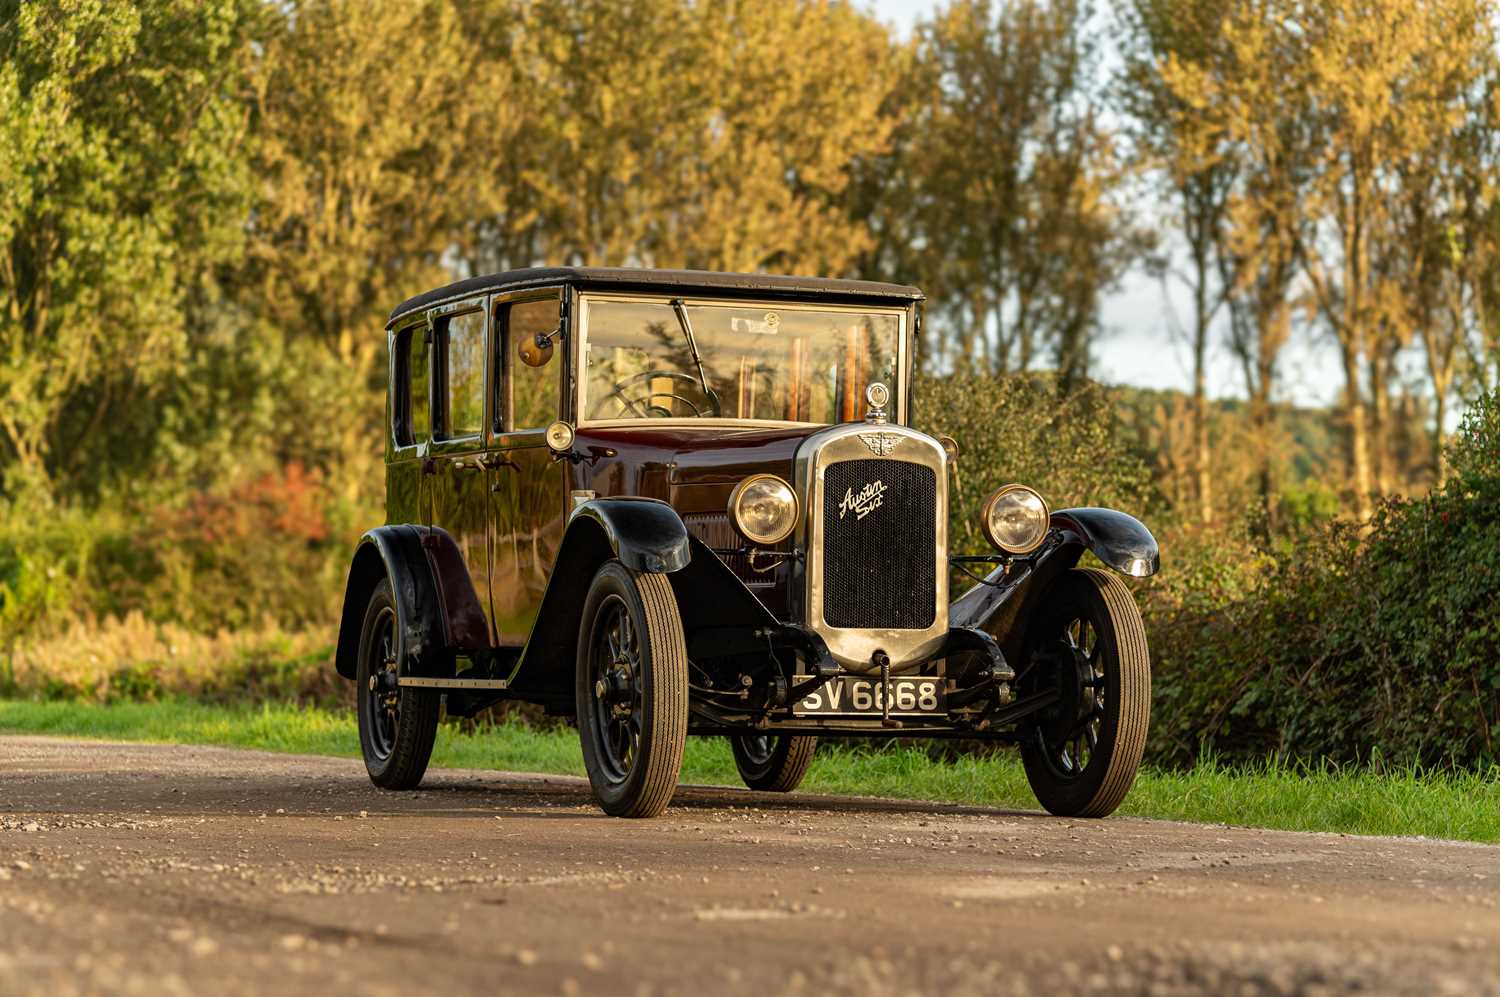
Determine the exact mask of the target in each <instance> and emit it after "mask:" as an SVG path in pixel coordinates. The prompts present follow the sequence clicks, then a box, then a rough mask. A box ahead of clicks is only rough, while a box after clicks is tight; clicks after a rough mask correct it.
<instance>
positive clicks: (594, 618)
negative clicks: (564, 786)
mask: <svg viewBox="0 0 1500 997" xmlns="http://www.w3.org/2000/svg"><path fill="white" fill-rule="evenodd" d="M577 674H578V683H577V688H576V690H575V696H576V702H577V707H578V736H579V738H580V740H581V741H582V742H583V764H584V767H585V768H586V769H587V770H588V774H589V782H590V783H591V784H592V785H593V787H594V797H595V798H596V799H597V800H598V801H599V805H600V806H601V807H603V809H604V812H605V813H607V814H611V815H613V816H615V817H655V816H656V815H658V814H660V813H661V812H662V811H663V810H665V809H666V808H667V804H668V803H669V802H671V799H672V793H673V791H675V790H676V788H677V776H678V774H679V772H680V771H681V770H682V752H683V748H684V746H685V745H686V743H687V722H688V668H687V642H686V641H685V640H684V638H683V633H682V618H681V617H680V616H679V615H678V613H677V599H676V597H675V596H673V594H672V585H671V583H670V582H668V581H667V576H666V575H661V574H650V573H646V572H640V571H632V570H631V569H629V568H627V567H625V565H623V564H621V563H620V562H619V561H606V562H605V564H604V566H603V567H601V568H600V569H599V571H598V572H597V573H596V574H595V575H594V581H593V583H592V584H591V585H590V586H589V594H588V598H587V599H586V600H584V604H583V622H582V625H581V626H580V627H579V631H578V672H577Z"/></svg>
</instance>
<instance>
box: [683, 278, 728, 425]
mask: <svg viewBox="0 0 1500 997" xmlns="http://www.w3.org/2000/svg"><path fill="white" fill-rule="evenodd" d="M672 311H673V312H674V313H676V315H677V324H678V325H680V326H682V334H683V335H684V336H686V337H687V344H688V352H690V353H691V354H692V355H693V366H695V367H697V368H698V386H699V387H701V388H702V389H703V397H705V398H707V399H708V402H709V404H710V405H712V406H713V408H714V417H715V418H718V417H719V416H721V415H723V414H724V411H723V409H722V408H721V407H720V406H719V396H718V395H716V394H714V389H713V388H710V387H709V386H708V375H706V374H704V373H703V358H702V357H701V356H699V355H698V341H697V340H696V339H694V338H693V323H691V322H689V321H688V314H687V306H686V305H684V304H683V302H682V299H681V298H673V299H672Z"/></svg>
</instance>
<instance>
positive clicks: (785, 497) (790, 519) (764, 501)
mask: <svg viewBox="0 0 1500 997" xmlns="http://www.w3.org/2000/svg"><path fill="white" fill-rule="evenodd" d="M729 520H730V522H732V523H734V528H735V529H737V530H739V531H740V535H741V536H743V537H744V538H745V539H746V540H749V541H750V542H751V543H755V544H762V545H767V546H768V545H770V544H777V543H780V542H781V541H783V540H785V539H786V538H787V537H788V536H789V535H790V534H791V532H792V530H793V529H795V528H796V526H797V493H796V492H794V491H792V486H791V485H789V484H787V483H786V482H785V481H782V480H781V479H780V478H778V477H776V475H774V474H752V475H750V477H748V478H746V479H745V480H744V481H741V482H740V483H739V484H738V485H736V486H735V488H734V492H733V493H732V494H731V495H730V496H729Z"/></svg>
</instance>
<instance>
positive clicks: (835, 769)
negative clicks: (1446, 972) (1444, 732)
mask: <svg viewBox="0 0 1500 997" xmlns="http://www.w3.org/2000/svg"><path fill="white" fill-rule="evenodd" d="M0 733H8V734H52V735H60V736H67V737H88V738H101V739H112V740H133V741H159V742H172V743H180V744H215V745H223V746H226V747H236V748H259V749H263V750H269V751H289V752H299V753H304V754H316V755H339V756H346V757H355V756H357V755H358V754H359V741H358V737H357V734H356V731H355V725H354V717H353V715H352V714H351V713H345V712H333V711H329V710H321V709H304V708H297V707H291V706H270V705H268V706H262V707H260V708H249V707H238V708H236V707H222V706H205V705H200V704H196V703H190V702H168V703H124V704H117V705H112V706H95V705H88V704H82V703H72V702H30V701H18V700H0ZM433 764H435V765H439V766H445V767H455V768H475V769H502V770H508V771H514V772H549V773H559V774H571V775H582V774H583V762H582V759H581V757H580V755H579V750H578V738H577V735H576V734H575V733H574V732H573V731H571V730H565V729H562V730H537V729H534V728H530V727H525V726H521V725H518V724H507V725H504V726H501V727H497V728H493V729H490V730H487V731H484V732H482V733H479V734H465V733H462V732H461V731H459V730H458V729H457V728H455V727H452V726H444V727H442V728H441V729H440V730H439V733H438V742H437V747H436V749H435V750H434V753H433ZM682 775H683V780H684V781H686V782H698V783H710V784H720V785H737V784H738V782H739V778H738V776H737V775H736V773H735V770H734V761H733V759H732V758H731V756H730V753H729V748H728V745H727V744H726V742H725V741H724V740H722V739H720V738H711V739H702V738H694V739H692V740H690V741H689V742H688V751H687V758H686V760H685V762H684V764H683V773H682ZM803 788H804V789H805V790H807V791H809V792H820V793H841V794H853V795H861V796H886V797H893V798H901V799H917V800H935V801H942V802H947V803H968V804H978V805H983V806H992V807H1019V808H1024V809H1028V810H1031V809H1035V808H1036V800H1035V799H1034V798H1033V797H1032V795H1031V790H1030V789H1029V788H1028V787H1027V785H1026V775H1025V773H1024V772H1023V771H1022V770H1021V764H1020V762H1019V760H1017V759H1016V758H1015V757H1014V756H1013V755H1009V754H1003V755H1000V756H997V757H990V758H965V759H962V760H959V761H952V762H944V761H936V760H934V759H932V758H929V757H928V756H927V755H926V754H925V753H923V752H922V751H920V750H918V749H915V748H909V747H902V748H889V749H885V750H871V749H868V748H858V749H855V748H848V747H840V746H838V745H836V744H826V743H825V744H824V745H823V747H822V748H820V749H819V753H818V759H817V761H816V762H815V763H814V765H813V768H812V771H811V772H810V773H809V774H808V778H807V781H806V782H805V783H804V784H803ZM1120 810H1121V812H1122V813H1129V814H1135V815H1138V816H1142V817H1157V818H1165V819H1172V820H1188V821H1200V822H1208V823H1224V824H1241V825H1248V826H1254V827H1270V828H1282V829H1286V830H1297V831H1342V832H1346V833H1350V834H1391V835H1425V836H1428V837H1434V838H1453V839H1463V840H1469V841H1491V842H1493V841H1500V771H1492V772H1490V773H1488V774H1481V773H1436V772H1434V773H1424V772H1419V771H1416V770H1412V769H1405V770H1398V771H1394V772H1385V773H1376V772H1372V771H1368V770H1349V771H1341V770H1336V769H1333V768H1323V769H1321V770H1309V769H1304V768H1298V767H1293V766H1286V765H1278V764H1273V763H1268V764H1264V765H1258V766H1248V767H1228V766H1223V765H1219V764H1216V763H1214V762H1212V761H1207V762H1202V763H1200V764H1199V765H1198V766H1197V767H1196V768H1194V769H1191V770H1189V771H1183V772H1165V771H1157V770H1150V769H1148V770H1145V771H1143V772H1142V773H1141V775H1140V777H1139V778H1138V779H1137V780H1136V783H1135V788H1134V789H1133V790H1132V791H1131V793H1130V796H1129V797H1128V798H1127V799H1126V801H1125V804H1124V806H1122V807H1121V808H1120Z"/></svg>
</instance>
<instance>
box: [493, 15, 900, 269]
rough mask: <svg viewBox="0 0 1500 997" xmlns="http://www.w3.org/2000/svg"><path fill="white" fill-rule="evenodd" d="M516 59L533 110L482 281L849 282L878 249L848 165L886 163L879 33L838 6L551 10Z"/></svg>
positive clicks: (538, 19) (884, 75)
mask: <svg viewBox="0 0 1500 997" xmlns="http://www.w3.org/2000/svg"><path fill="white" fill-rule="evenodd" d="M519 16H520V21H519V22H518V25H517V28H516V30H515V32H514V34H513V35H512V36H511V42H510V45H511V47H510V49H509V51H508V52H507V53H506V61H507V62H508V64H509V65H510V66H511V67H512V71H513V73H514V76H513V87H514V88H515V91H516V92H517V93H518V95H520V99H522V100H524V101H526V102H527V103H528V104H529V105H530V106H533V107H535V108H536V109H537V112H536V114H535V115H534V116H533V117H532V119H531V120H530V123H529V126H528V128H527V130H526V131H525V132H524V133H523V134H521V135H520V136H518V141H517V142H516V143H514V145H513V146H512V147H510V148H508V149H507V154H508V155H511V156H515V157H517V158H518V159H519V160H520V163H519V168H518V175H519V177H520V188H519V189H518V190H516V191H515V192H514V198H515V200H514V205H521V206H524V210H517V209H516V208H515V207H512V209H511V210H510V211H509V212H508V213H507V215H506V216H505V217H504V218H501V219H498V220H497V221H496V223H495V224H493V225H491V226H490V227H489V229H488V232H489V235H488V239H487V242H486V245H485V246H484V247H482V257H483V261H484V264H485V265H486V266H492V267H493V266H505V265H515V264H524V263H529V262H532V261H534V260H537V259H545V260H548V261H550V262H554V263H588V264H595V265H639V266H656V267H681V266H686V267H695V268H704V269H725V270H745V271H757V270H779V271H785V272H812V273H829V272H833V273H838V272H843V271H845V270H847V269H848V268H849V267H850V266H851V265H852V264H853V262H854V260H855V258H856V257H857V255H858V254H859V253H860V252H861V251H862V250H863V249H864V248H865V247H866V246H867V236H866V234H865V230H864V228H863V226H862V225H861V224H859V223H858V221H856V220H854V219H851V218H850V217H849V216H848V213H847V211H846V210H845V208H844V192H845V190H846V187H847V185H848V183H849V179H850V172H849V171H850V164H851V163H852V162H853V161H854V160H855V159H856V158H858V157H861V156H873V155H876V154H878V153H880V152H881V151H882V150H883V149H884V148H885V145H886V143H887V141H888V137H889V134H890V131H891V127H892V121H891V120H890V119H889V118H888V117H887V116H886V114H885V113H883V108H884V106H885V100H886V97H887V95H888V94H889V92H890V89H891V87H892V86H893V84H894V77H895V74H894V71H893V63H892V46H891V43H890V40H889V37H888V36H887V33H886V31H885V29H884V28H882V27H881V26H880V25H879V24H877V23H876V22H874V21H872V20H870V19H869V18H867V17H865V16H864V15H862V14H860V13H858V12H857V11H855V10H853V9H852V8H850V7H847V6H845V5H842V4H824V3H815V2H811V0H775V2H768V3H760V4H754V5H746V4H742V3H737V2H732V0H709V2H703V3H689V2H686V0H639V2H633V3H626V4H620V3H614V2H607V0H539V2H536V3H530V4H526V5H523V6H521V7H520V13H519Z"/></svg>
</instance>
